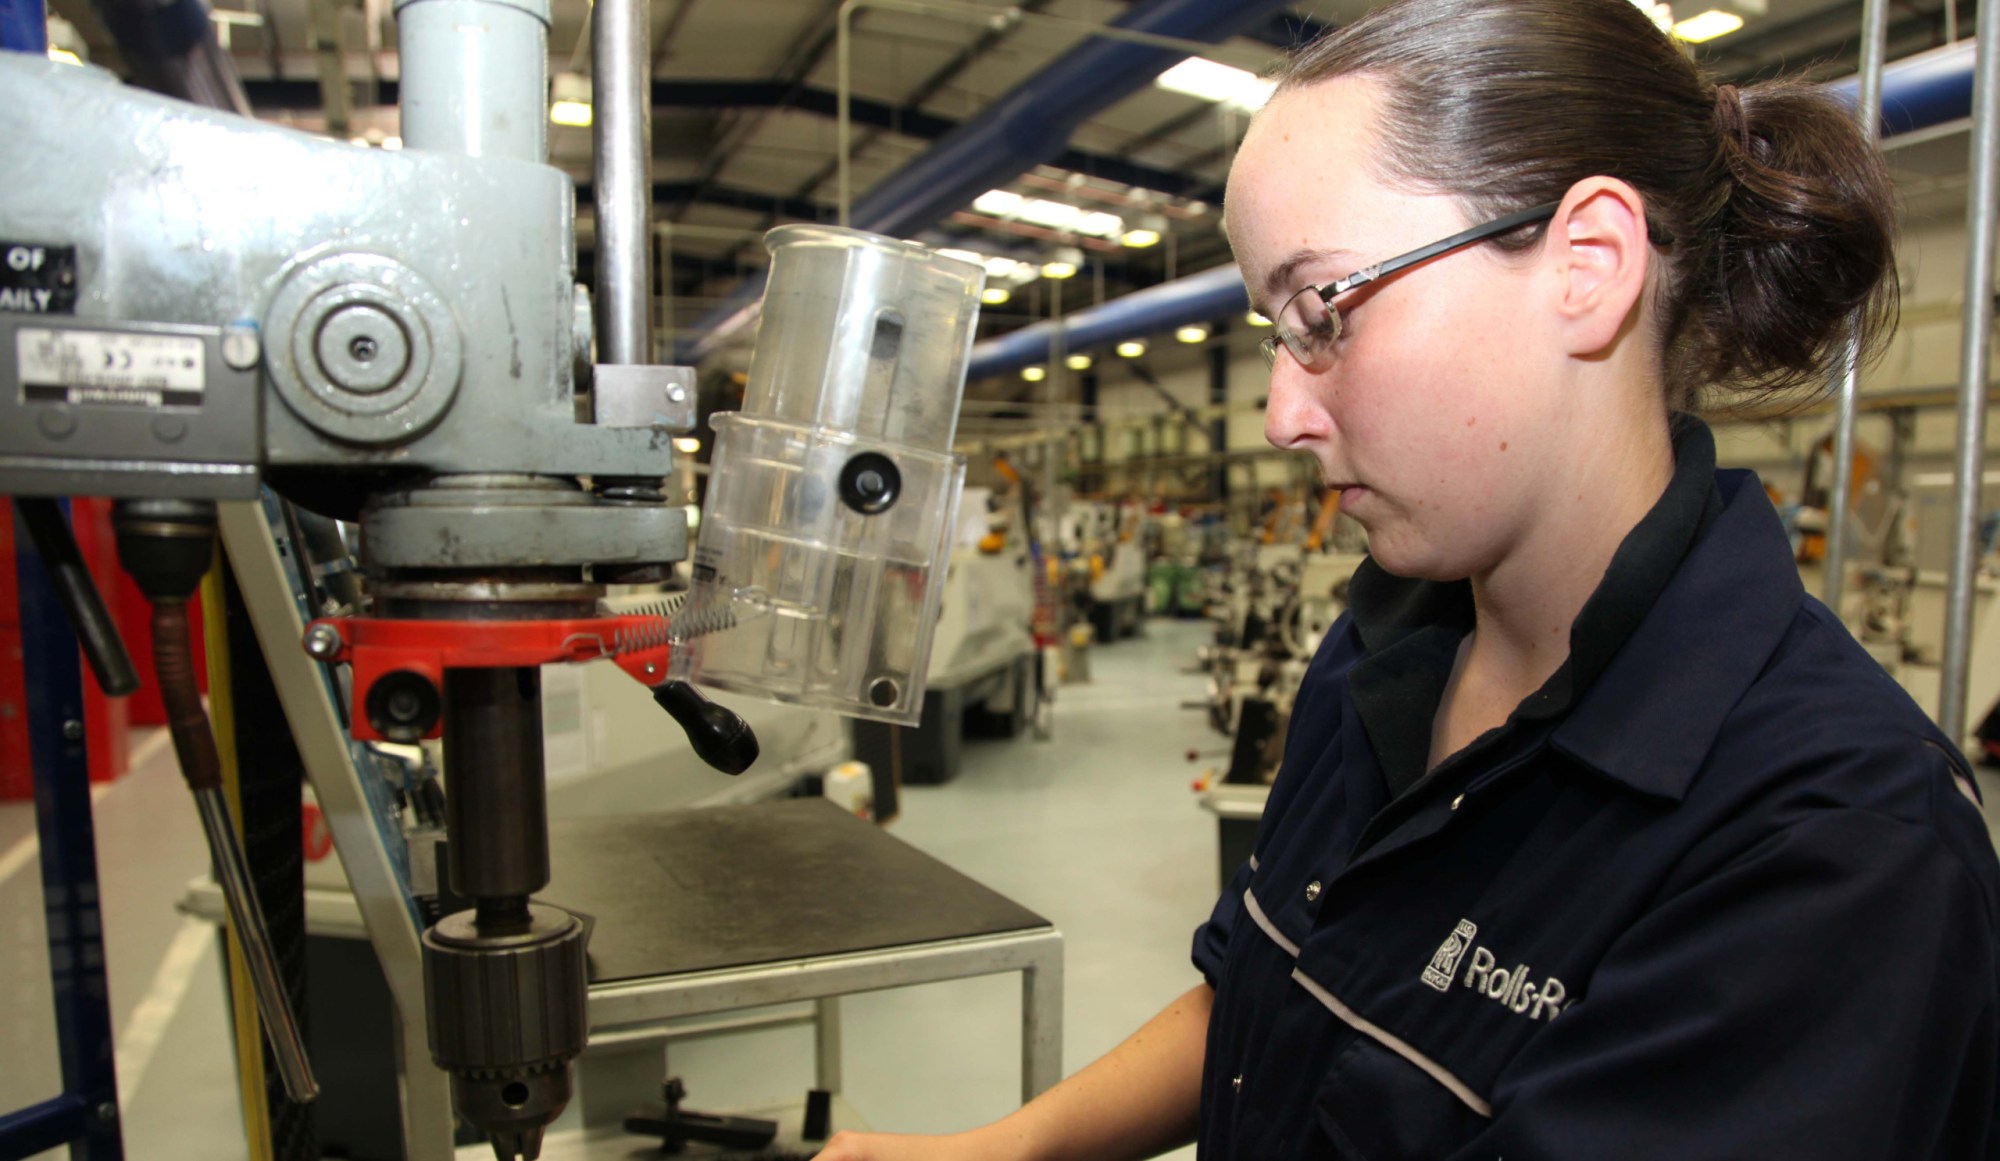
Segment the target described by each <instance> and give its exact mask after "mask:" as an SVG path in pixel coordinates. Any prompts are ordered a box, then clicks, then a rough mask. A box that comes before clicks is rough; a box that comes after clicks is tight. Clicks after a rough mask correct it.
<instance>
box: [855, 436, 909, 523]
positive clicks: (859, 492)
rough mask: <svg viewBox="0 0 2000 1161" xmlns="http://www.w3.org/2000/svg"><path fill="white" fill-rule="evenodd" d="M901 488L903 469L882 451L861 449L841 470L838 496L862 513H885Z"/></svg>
mask: <svg viewBox="0 0 2000 1161" xmlns="http://www.w3.org/2000/svg"><path fill="white" fill-rule="evenodd" d="M902 491H903V473H902V471H901V470H900V469H898V468H897V467H896V461H895V460H892V459H890V458H889V457H888V456H885V455H883V454H882V453H881V452H862V453H861V454H860V455H857V456H855V457H854V458H853V459H851V460H848V461H847V466H846V467H844V468H842V469H841V470H840V498H841V500H843V501H844V502H846V504H847V506H848V507H849V508H852V509H854V510H855V511H856V512H859V513H861V514H862V515H863V516H874V515H876V514H877V513H881V512H887V511H888V510H889V509H890V508H891V507H892V506H894V505H895V503H896V497H897V496H899V495H901V494H902Z"/></svg>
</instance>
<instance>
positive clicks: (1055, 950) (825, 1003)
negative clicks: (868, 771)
mask: <svg viewBox="0 0 2000 1161" xmlns="http://www.w3.org/2000/svg"><path fill="white" fill-rule="evenodd" d="M549 843H550V863H551V867H552V872H553V874H552V879H551V882H550V884H549V887H548V889H547V890H545V891H543V892H540V893H539V894H538V895H537V898H538V899H541V900H544V901H546V902H550V903H555V904H559V905H561V906H564V907H567V908H569V909H571V910H573V911H576V912H579V913H581V914H583V915H585V916H587V917H588V918H589V920H590V921H591V922H592V923H593V928H592V931H591V937H590V945H589V965H590V981H591V982H590V993H589V1016H590V1046H589V1048H588V1049H587V1050H586V1051H585V1053H584V1055H583V1056H582V1057H580V1058H579V1059H578V1062H577V1064H578V1070H579V1071H578V1099H579V1101H580V1102H581V1103H582V1112H583V1121H584V1124H585V1125H586V1126H587V1127H590V1126H599V1125H603V1124H605V1123H607V1121H608V1120H609V1119H611V1118H617V1117H622V1116H623V1114H624V1113H625V1112H626V1111H628V1110H629V1108H630V1107H631V1105H632V1104H633V1102H634V1098H635V1096H636V1097H638V1098H641V1099H642V1100H643V1098H646V1097H648V1096H650V1099H652V1100H657V1099H658V1094H657V1089H658V1085H659V1080H660V1077H659V1075H658V1069H657V1066H651V1067H649V1066H648V1064H647V1061H648V1060H656V1059H657V1058H658V1056H659V1054H660V1049H661V1045H662V1044H663V1043H664V1042H666V1041H668V1040H671V1039H676V1038H680V1037H683V1036H687V1035H709V1034H715V1033H717V1032H727V1031H735V1030H745V1029H749V1028H763V1027H771V1026H777V1025H782V1024H790V1023H802V1022H810V1023H812V1024H813V1025H814V1027H815V1031H816V1036H817V1039H816V1044H817V1052H816V1075H817V1082H816V1083H817V1087H820V1088H823V1089H827V1090H828V1091H831V1092H838V1091H840V1088H841V1078H840V1024H839V1007H838V998H839V997H840V996H843V995H847V994H850V993H855V992H868V991H877V990H881V989H885V988H895V987H906V986H910V985H914V984H924V983H933V982H940V981H944V980H951V979H959V978H963V977H968V976H979V975H991V974H999V973H1006V972H1020V973H1021V978H1022V986H1021V1097H1022V1100H1023V1101H1026V1100H1029V1099H1031V1098H1033V1097H1034V1096H1035V1095H1036V1094H1038V1093H1040V1092H1041V1091H1042V1090H1044V1089H1046V1088H1048V1087H1049V1086H1050V1085H1052V1084H1054V1083H1055V1082H1056V1081H1057V1080H1059V1079H1060V1078H1061V1076H1062V936H1061V934H1060V933H1058V932H1057V931H1056V930H1055V928H1054V927H1053V926H1052V925H1051V924H1050V923H1049V921H1048V920H1046V919H1044V918H1042V917H1041V916H1039V915H1036V914H1035V913H1034V912H1032V911H1029V910H1028V909H1026V908H1025V907H1022V906H1020V905H1019V904H1017V903H1014V902H1013V901H1012V900H1009V899H1008V898H1006V897H1005V896H1003V895H1001V894H999V893H998V892H996V891H993V890H991V889H989V888H987V887H985V886H983V885H981V884H980V883H978V882H975V881H974V880H972V879H970V878H968V877H967V876H965V875H962V874H960V873H959V872H957V871H955V870H953V869H952V868H950V867H949V866H946V865H945V864H944V863H942V862H940V861H938V860H937V859H934V858H932V857H931V856H929V855H927V854H925V853H923V852H922V851H919V850H917V849H916V848H915V847H912V846H910V845H909V844H907V843H904V842H902V841H900V840H899V839H897V838H895V837H894V836H893V835H890V834H887V833H885V832H884V831H882V830H881V829H880V828H878V827H876V826H875V825H873V824H872V823H869V822H867V821H864V820H862V819H859V818H855V817H853V816H851V815H849V814H847V813H845V812H844V811H842V810H840V809H839V808H837V807H835V806H833V805H832V804H830V803H828V802H826V801H825V800H824V799H817V798H814V799H792V800H781V801H775V802H765V803H758V804H754V805H748V806H726V807H715V808H711V809H706V810H687V811H671V812H666V813H656V814H634V815H626V816H622V817H611V818H576V819H558V820H555V821H553V822H551V824H550V827H549ZM182 906H183V909H184V910H189V911H191V912H193V913H195V914H200V915H203V916H205V917H207V918H211V919H217V920H219V919H220V917H221V915H222V905H221V898H220V895H219V893H218V892H217V891H216V890H215V888H214V885H213V884H212V883H207V882H199V881H198V882H197V883H195V884H194V885H192V886H191V887H190V889H189V892H188V896H187V898H186V899H185V900H184V901H183V904H182ZM307 926H308V930H309V931H310V932H311V933H312V934H314V935H316V936H328V935H332V936H342V937H346V938H354V937H357V936H362V935H363V931H362V928H361V925H360V915H359V910H358V909H357V908H356V907H355V904H354V901H353V899H352V897H351V896H348V895H345V894H344V893H337V892H328V891H324V890H317V891H308V893H307ZM747 1009H758V1010H759V1011H758V1012H757V1013H754V1014H751V1015H749V1016H747V1017H745V1018H739V1019H734V1020H731V1019H727V1018H720V1016H721V1014H724V1013H740V1012H743V1011H744V1010H747ZM324 1031H326V1030H325V1029H324V1028H322V1027H315V1029H314V1041H315V1043H314V1055H315V1057H316V1058H318V1057H320V1056H321V1055H322V1053H323V1052H324V1051H325V1050H326V1045H325V1044H323V1043H321V1042H320V1041H321V1036H320V1034H321V1033H322V1032H324ZM383 1067H384V1068H385V1069H386V1067H387V1062H386V1061H384V1062H383ZM329 1095H330V1094H329Z"/></svg>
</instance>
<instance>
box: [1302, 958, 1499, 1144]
mask: <svg viewBox="0 0 2000 1161" xmlns="http://www.w3.org/2000/svg"><path fill="white" fill-rule="evenodd" d="M1292 979H1293V980H1295V981H1297V982H1298V985H1299V986H1300V987H1302V988H1304V989H1305V990H1306V991H1307V992H1309V993H1310V994H1311V995H1312V998H1313V999H1315V1000H1318V1001H1319V1002H1320V1003H1322V1004H1325V1005H1326V1008H1327V1010H1328V1011H1329V1012H1332V1013H1333V1014H1334V1015H1336V1016H1338V1017H1340V1018H1341V1019H1342V1020H1343V1021H1345V1022H1346V1023H1347V1024H1348V1026H1349V1027H1352V1028H1353V1029H1354V1030H1355V1031H1356V1032H1359V1033H1361V1034H1362V1035H1363V1036H1366V1037H1368V1038H1369V1039H1371V1040H1373V1041H1375V1042H1376V1043H1378V1044H1380V1045H1382V1046H1383V1047H1384V1048H1387V1049H1388V1050H1389V1051H1391V1052H1393V1053H1395V1054H1396V1055H1398V1056H1400V1057H1402V1058H1403V1059H1404V1060H1407V1061H1409V1062H1410V1063H1411V1064H1414V1065H1416V1066H1417V1067H1418V1068H1421V1069H1423V1070H1424V1072H1425V1073H1426V1074H1428V1075H1429V1076H1430V1078H1431V1079H1432V1080H1435V1081H1437V1082H1438V1083H1439V1084H1441V1085H1443V1086H1444V1087H1445V1088H1447V1089H1449V1090H1450V1091H1451V1095H1453V1096H1455V1097H1457V1098H1458V1099H1459V1100H1462V1101H1464V1102H1465V1104H1466V1107H1467V1108H1470V1109H1471V1110H1472V1111H1473V1112H1475V1113H1478V1114H1479V1115H1480V1116H1482V1117H1485V1118H1487V1119H1488V1120H1491V1119H1492V1117H1493V1106H1492V1105H1491V1104H1488V1103H1487V1102H1486V1101H1485V1100H1483V1099H1482V1098H1481V1097H1480V1096H1479V1094H1478V1093H1476V1092H1473V1091H1472V1089H1471V1088H1470V1087H1468V1086H1467V1085H1466V1083H1465V1082H1464V1081H1462V1080H1460V1079H1458V1078H1457V1077H1455V1076H1453V1075H1452V1074H1451V1073H1449V1072H1447V1071H1445V1068H1444V1066H1443V1065H1441V1064H1439V1063H1438V1062H1437V1061H1435V1060H1432V1059H1431V1058H1430V1057H1428V1056H1425V1055H1424V1054H1423V1053H1421V1052H1418V1051H1417V1050H1416V1049H1414V1048H1412V1047H1410V1046H1409V1044H1408V1043H1406V1042H1405V1041H1404V1040H1403V1039H1402V1038H1401V1037H1398V1036H1396V1035H1395V1034H1394V1033H1391V1032H1389V1031H1387V1030H1386V1029H1383V1028H1378V1027H1376V1026H1375V1025H1374V1024H1372V1023H1370V1022H1368V1021H1367V1020H1365V1019H1363V1018H1362V1016H1361V1014H1360V1013H1359V1012H1356V1011H1355V1010H1354V1009H1352V1008H1350V1007H1348V1006H1347V1005H1346V1004H1343V1003H1341V1002H1340V1001H1339V1000H1336V999H1334V997H1333V993H1332V992H1329V991H1327V990H1326V989H1325V988H1323V987H1320V986H1319V984H1318V983H1316V982H1314V980H1313V979H1312V977H1311V976H1308V975H1306V973H1305V972H1304V971H1302V970H1300V969H1298V968H1294V969H1292Z"/></svg>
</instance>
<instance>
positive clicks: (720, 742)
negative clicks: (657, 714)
mask: <svg viewBox="0 0 2000 1161" xmlns="http://www.w3.org/2000/svg"><path fill="white" fill-rule="evenodd" d="M652 689H653V700H654V701H656V702H659V703H660V708H661V709H664V710H666V711H667V713H669V714H671V715H673V719H674V720H675V721H677V722H679V723H680V724H681V729H683V730H686V731H687V736H688V743H689V744H690V745H692V746H693V747H694V752H695V753H696V754H698V755H699V756H700V757H701V760H702V761H704V762H706V763H708V764H709V765H711V766H713V767H715V768H716V769H717V770H720V771H722V772H723V773H724V774H741V773H743V772H744V771H745V770H748V769H749V768H750V764H751V763H752V762H755V761H756V760H757V735H756V734H755V733H754V732H752V731H751V729H750V723H749V722H746V721H744V720H743V718H742V717H741V715H739V714H737V713H736V712H735V711H733V710H730V709H728V708H726V707H724V706H719V705H717V704H715V703H714V702H712V701H710V700H708V699H707V698H705V697H703V696H702V695H701V691H700V690H697V689H696V688H695V687H694V686H692V685H689V684H688V683H687V682H685V681H663V682H661V683H660V684H658V685H656V686H653V687H652Z"/></svg>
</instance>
